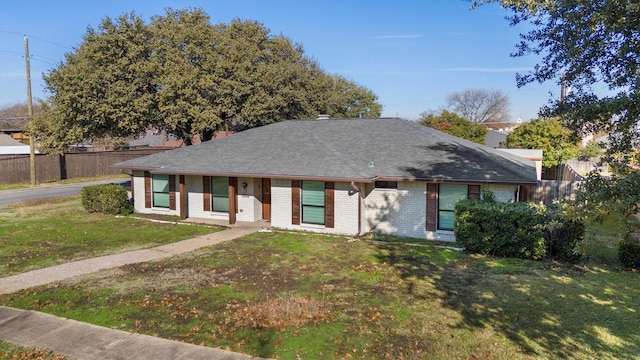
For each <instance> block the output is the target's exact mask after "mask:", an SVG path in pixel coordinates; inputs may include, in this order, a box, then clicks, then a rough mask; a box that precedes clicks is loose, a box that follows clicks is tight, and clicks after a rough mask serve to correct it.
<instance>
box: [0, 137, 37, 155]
mask: <svg viewBox="0 0 640 360" xmlns="http://www.w3.org/2000/svg"><path fill="white" fill-rule="evenodd" d="M36 152H37V151H36ZM30 153H31V149H30V147H29V145H25V144H23V143H21V142H19V141H17V140H14V139H13V138H12V137H11V136H9V135H7V134H3V133H0V155H29V154H30Z"/></svg>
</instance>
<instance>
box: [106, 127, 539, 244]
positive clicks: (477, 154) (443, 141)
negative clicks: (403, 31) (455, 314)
mask: <svg viewBox="0 0 640 360" xmlns="http://www.w3.org/2000/svg"><path fill="white" fill-rule="evenodd" d="M113 166H114V167H117V168H120V169H122V170H123V171H126V172H129V173H131V175H132V189H133V198H134V203H135V209H136V211H137V212H139V213H159V214H170V215H179V216H180V217H181V218H183V219H185V218H206V219H223V220H228V221H229V223H230V224H233V223H235V222H236V221H259V220H262V219H268V220H270V221H271V224H272V226H274V227H277V228H281V229H291V230H306V231H313V232H324V233H332V234H348V235H354V236H358V235H361V234H364V233H367V232H372V231H374V232H380V233H384V234H393V235H398V236H406V237H415V238H427V239H441V240H453V231H452V230H453V206H454V204H455V202H456V201H457V200H458V199H460V198H467V197H470V198H478V197H479V196H480V193H481V187H482V186H487V188H488V189H490V190H491V191H493V193H494V194H495V195H496V198H497V199H498V200H499V201H518V198H519V193H520V190H521V188H522V187H523V186H531V185H534V184H536V181H537V179H536V168H535V165H534V163H533V162H532V161H529V160H526V159H523V158H520V157H518V156H515V155H512V154H508V153H504V152H500V151H498V150H495V149H492V148H489V147H486V146H482V145H479V144H476V143H472V142H469V141H466V140H463V139H460V138H457V137H454V136H450V135H448V134H445V133H443V132H440V131H437V130H434V129H431V128H428V127H424V126H422V125H419V124H417V123H415V122H411V121H407V120H403V119H397V118H383V119H321V120H289V121H283V122H279V123H275V124H271V125H266V126H262V127H258V128H254V129H251V130H246V131H243V132H240V133H237V134H234V135H231V136H228V137H224V138H221V139H215V140H211V141H207V142H204V143H201V144H198V145H193V146H189V147H185V148H179V149H175V150H170V151H166V152H162V153H158V154H154V155H150V156H146V157H142V158H138V159H133V160H129V161H125V162H121V163H118V164H115V165H113Z"/></svg>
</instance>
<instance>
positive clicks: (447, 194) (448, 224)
mask: <svg viewBox="0 0 640 360" xmlns="http://www.w3.org/2000/svg"><path fill="white" fill-rule="evenodd" d="M466 198H467V185H460V184H440V186H439V187H438V229H439V230H453V225H454V222H455V217H454V215H453V210H454V207H455V205H456V202H458V200H460V199H466Z"/></svg>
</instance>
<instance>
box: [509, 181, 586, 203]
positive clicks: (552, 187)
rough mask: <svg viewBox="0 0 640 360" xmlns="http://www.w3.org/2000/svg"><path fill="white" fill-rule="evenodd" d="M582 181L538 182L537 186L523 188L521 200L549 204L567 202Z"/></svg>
mask: <svg viewBox="0 0 640 360" xmlns="http://www.w3.org/2000/svg"><path fill="white" fill-rule="evenodd" d="M581 184H582V181H557V180H540V181H538V185H536V186H532V187H524V188H523V191H522V194H521V199H522V200H524V201H534V202H542V203H544V204H547V205H548V204H551V203H553V201H554V200H563V199H564V200H569V199H573V198H574V194H575V191H576V190H578V188H579V187H580V185H581Z"/></svg>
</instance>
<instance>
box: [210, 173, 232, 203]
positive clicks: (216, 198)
mask: <svg viewBox="0 0 640 360" xmlns="http://www.w3.org/2000/svg"><path fill="white" fill-rule="evenodd" d="M211 202H212V206H211V209H212V211H218V212H229V178H228V177H212V178H211Z"/></svg>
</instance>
